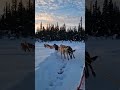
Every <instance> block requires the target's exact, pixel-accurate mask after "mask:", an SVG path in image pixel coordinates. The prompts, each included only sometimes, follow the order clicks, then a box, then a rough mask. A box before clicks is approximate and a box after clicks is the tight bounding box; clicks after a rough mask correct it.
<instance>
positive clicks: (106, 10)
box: [85, 0, 120, 36]
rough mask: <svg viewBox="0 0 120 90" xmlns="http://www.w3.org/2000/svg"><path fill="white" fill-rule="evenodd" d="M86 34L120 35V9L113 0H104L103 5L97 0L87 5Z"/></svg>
mask: <svg viewBox="0 0 120 90" xmlns="http://www.w3.org/2000/svg"><path fill="white" fill-rule="evenodd" d="M85 15H86V16H85V17H86V21H85V22H86V23H85V26H86V34H88V35H92V36H110V35H114V34H118V35H120V10H119V7H118V6H117V5H116V3H113V1H112V0H104V3H103V7H102V8H101V7H100V6H98V3H97V0H96V1H95V3H94V4H90V7H89V8H88V7H86V14H85Z"/></svg>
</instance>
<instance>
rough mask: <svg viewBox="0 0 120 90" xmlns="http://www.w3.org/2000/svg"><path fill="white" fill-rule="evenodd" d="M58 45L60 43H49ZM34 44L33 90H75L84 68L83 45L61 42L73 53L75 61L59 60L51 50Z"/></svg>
mask: <svg viewBox="0 0 120 90" xmlns="http://www.w3.org/2000/svg"><path fill="white" fill-rule="evenodd" d="M54 43H56V44H58V45H60V44H61V43H62V42H57V41H56V42H55V41H54V42H50V43H49V44H51V45H53V44H54ZM43 44H44V43H39V42H36V50H35V69H36V71H35V89H36V90H76V88H77V86H78V85H79V82H80V79H81V77H82V74H83V73H82V71H83V67H84V54H85V53H84V52H85V44H84V43H76V42H73V43H70V42H63V43H62V44H65V45H69V46H71V47H72V48H73V49H76V51H75V53H74V54H75V59H70V60H69V61H68V60H67V59H61V57H60V54H59V53H58V54H56V53H55V51H54V50H53V49H48V48H44V47H43Z"/></svg>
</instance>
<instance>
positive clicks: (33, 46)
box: [27, 43, 35, 51]
mask: <svg viewBox="0 0 120 90" xmlns="http://www.w3.org/2000/svg"><path fill="white" fill-rule="evenodd" d="M27 45H28V48H29V49H31V50H32V51H34V50H35V45H33V44H31V43H27Z"/></svg>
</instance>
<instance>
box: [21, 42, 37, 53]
mask: <svg viewBox="0 0 120 90" xmlns="http://www.w3.org/2000/svg"><path fill="white" fill-rule="evenodd" d="M21 48H22V49H23V50H24V51H25V52H26V51H29V52H30V51H31V50H32V51H34V50H35V45H33V44H31V43H27V42H24V43H21Z"/></svg>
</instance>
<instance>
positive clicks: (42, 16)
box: [35, 0, 85, 29]
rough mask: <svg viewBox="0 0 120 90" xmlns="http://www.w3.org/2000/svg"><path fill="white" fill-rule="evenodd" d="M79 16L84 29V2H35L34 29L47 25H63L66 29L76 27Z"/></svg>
mask: <svg viewBox="0 0 120 90" xmlns="http://www.w3.org/2000/svg"><path fill="white" fill-rule="evenodd" d="M81 16H82V17H83V27H84V28H85V24H84V23H85V0H35V28H36V29H37V27H40V23H41V22H42V23H43V26H45V27H46V26H47V24H57V22H58V24H59V26H62V25H63V24H64V23H65V24H66V27H67V28H69V27H74V26H78V24H79V22H80V18H81Z"/></svg>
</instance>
